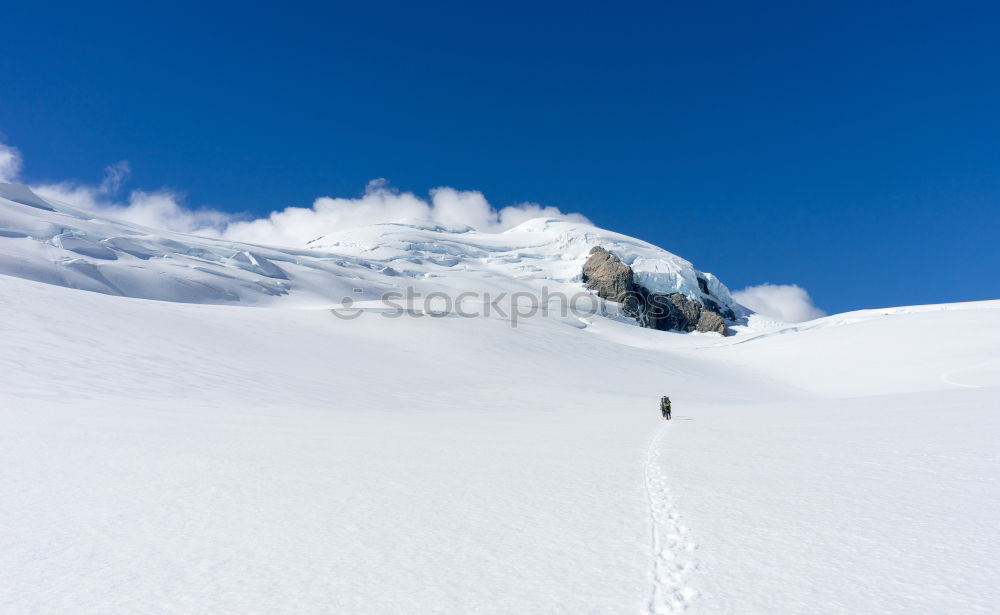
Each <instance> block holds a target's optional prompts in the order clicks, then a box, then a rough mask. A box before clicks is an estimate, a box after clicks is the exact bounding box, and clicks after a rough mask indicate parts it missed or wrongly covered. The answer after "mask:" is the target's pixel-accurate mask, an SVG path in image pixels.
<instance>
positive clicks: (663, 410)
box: [660, 395, 670, 421]
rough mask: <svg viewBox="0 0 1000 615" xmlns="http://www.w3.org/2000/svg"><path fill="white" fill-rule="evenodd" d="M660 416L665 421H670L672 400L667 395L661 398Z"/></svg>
mask: <svg viewBox="0 0 1000 615" xmlns="http://www.w3.org/2000/svg"><path fill="white" fill-rule="evenodd" d="M660 414H662V415H663V418H664V419H665V420H668V421H669V420H670V398H669V397H667V396H666V395H664V396H663V397H661V398H660Z"/></svg>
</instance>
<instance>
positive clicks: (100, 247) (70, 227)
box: [0, 184, 744, 314]
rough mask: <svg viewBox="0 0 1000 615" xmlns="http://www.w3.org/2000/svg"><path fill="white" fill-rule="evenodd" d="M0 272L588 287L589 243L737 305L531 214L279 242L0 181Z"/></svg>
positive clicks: (157, 287)
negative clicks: (195, 232) (170, 226)
mask: <svg viewBox="0 0 1000 615" xmlns="http://www.w3.org/2000/svg"><path fill="white" fill-rule="evenodd" d="M0 240H2V246H3V247H2V249H0V273H2V274H7V275H12V276H17V277H23V278H27V279H32V280H36V281H40V282H46V283H50V284H57V285H59V286H67V287H70V288H80V289H84V290H91V291H97V292H102V293H106V294H112V295H122V296H127V297H136V298H143V299H159V300H165V301H179V302H185V303H214V304H223V303H240V304H245V305H282V306H319V305H324V304H330V303H331V302H334V303H335V304H337V305H339V302H340V301H341V300H342V299H343V298H345V297H351V299H352V301H353V300H355V299H359V300H368V301H371V300H374V299H376V298H378V297H380V296H381V295H382V294H383V293H386V292H390V291H394V290H396V291H398V290H400V289H403V288H407V287H413V288H414V289H415V290H416V291H418V292H420V293H422V294H425V295H426V294H428V293H432V292H446V293H454V294H459V293H461V292H470V291H473V292H475V291H478V292H488V291H492V292H493V293H494V294H496V293H498V292H508V293H513V292H518V291H527V292H538V293H540V292H541V289H542V287H546V288H548V289H549V290H550V291H551V292H553V293H554V292H562V293H565V294H573V293H579V292H582V291H583V290H584V287H583V285H582V283H581V281H580V277H581V267H582V265H583V263H584V262H585V261H586V259H587V255H588V253H589V251H590V250H591V248H593V247H594V246H602V247H604V248H606V249H608V250H611V251H613V252H614V253H615V254H617V255H618V256H619V257H621V258H622V260H623V261H624V262H625V263H626V264H628V265H630V266H631V267H632V269H633V270H634V271H635V276H636V281H637V282H640V283H642V284H643V285H644V286H645V287H646V288H648V289H649V290H651V291H656V292H664V293H667V292H678V293H682V294H684V295H686V296H689V297H690V298H692V299H695V300H697V299H700V298H701V297H703V296H706V293H705V292H704V291H703V289H702V288H700V287H699V283H698V278H701V279H702V280H704V281H706V282H707V286H708V288H707V290H708V292H709V293H710V294H711V295H712V296H713V297H714V298H716V299H717V300H719V301H721V302H722V303H723V304H724V305H726V306H727V307H730V308H731V309H734V310H736V311H738V312H739V313H740V314H743V313H744V310H743V309H742V308H740V306H738V305H737V304H736V303H735V302H734V301H733V299H732V297H731V296H730V294H729V290H728V289H727V288H726V287H725V286H724V285H723V284H722V283H721V282H720V281H719V280H718V279H717V278H716V277H715V276H713V275H712V274H710V273H702V272H699V271H697V270H696V269H695V268H694V266H693V265H692V264H691V263H689V262H688V261H686V260H684V259H682V258H680V257H678V256H676V255H674V254H671V253H670V252H667V251H666V250H663V249H661V248H658V247H656V246H653V245H651V244H649V243H646V242H644V241H640V240H638V239H634V238H631V237H627V236H625V235H621V234H618V233H613V232H611V231H606V230H603V229H599V228H596V227H594V226H591V225H588V224H583V223H577V222H566V221H561V220H551V219H535V220H529V221H527V222H525V223H523V224H521V225H519V226H517V227H515V228H512V229H510V230H507V231H505V232H503V233H482V232H477V231H475V230H473V229H471V228H468V227H463V228H446V227H443V226H440V225H435V224H429V223H427V222H424V221H420V220H414V221H408V222H400V223H394V224H378V225H372V226H367V227H361V228H352V229H349V230H345V231H341V232H338V233H333V234H330V235H326V236H323V237H320V238H318V239H316V240H314V241H312V242H310V243H309V244H308V246H302V248H301V249H280V248H272V247H266V246H259V245H248V244H242V243H235V242H232V241H226V240H223V239H212V238H205V237H193V236H190V235H181V234H177V233H168V232H162V231H157V230H154V229H147V228H141V227H137V226H135V225H131V224H127V223H123V222H121V221H117V220H111V219H107V218H103V217H100V216H96V215H94V214H92V213H90V212H85V211H81V210H79V209H76V208H74V207H72V206H70V205H67V204H63V203H58V202H54V201H49V200H46V199H43V198H42V197H39V196H38V195H36V194H34V193H33V192H31V190H30V189H28V188H27V187H25V186H20V185H15V184H0Z"/></svg>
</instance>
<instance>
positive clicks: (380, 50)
mask: <svg viewBox="0 0 1000 615" xmlns="http://www.w3.org/2000/svg"><path fill="white" fill-rule="evenodd" d="M133 4H134V3H133ZM479 4H480V3H472V2H456V3H454V4H447V5H446V4H434V5H430V4H427V3H416V2H414V3H401V4H395V3H386V2H345V3H322V4H321V3H317V4H315V5H309V4H299V3H295V2H282V3H275V4H273V5H272V6H270V7H260V6H255V5H254V4H253V3H241V4H233V5H225V4H215V5H213V6H207V5H204V4H200V3H199V4H184V3H180V2H171V3H165V4H163V5H154V4H152V3H150V4H143V5H142V8H136V6H126V5H124V4H122V5H120V6H116V5H111V4H107V5H99V4H94V3H67V4H66V5H65V6H60V3H58V2H55V3H48V4H44V5H43V4H41V3H28V2H22V3H16V4H9V5H7V6H5V8H4V9H3V23H4V26H3V37H2V41H3V42H2V53H0V134H2V139H3V141H4V142H6V143H8V144H11V145H14V146H16V147H18V148H19V149H20V150H21V152H22V154H23V156H24V159H25V163H26V168H25V173H24V175H25V179H27V180H30V181H40V180H59V179H68V178H75V179H80V180H87V181H91V182H97V181H99V179H100V176H101V171H102V168H103V167H104V166H105V165H107V164H109V163H112V162H114V161H117V160H121V159H127V160H129V161H130V162H131V165H132V168H133V178H132V180H131V182H130V184H129V186H130V187H142V188H149V189H153V188H157V187H160V186H162V185H167V186H172V187H176V188H180V189H182V190H184V191H185V192H186V193H187V195H188V197H187V203H188V204H189V205H192V206H199V205H203V206H212V207H217V208H221V209H225V210H230V211H249V212H253V213H266V212H267V211H270V210H272V209H276V208H282V207H285V206H288V205H303V206H307V205H309V204H310V203H311V202H312V200H313V199H314V198H316V197H317V196H322V195H331V196H356V195H358V194H359V193H360V192H361V191H362V190H363V187H364V185H365V183H366V182H367V181H368V180H370V179H372V178H376V177H385V178H387V179H389V180H390V181H391V182H392V183H393V184H394V185H395V186H397V187H399V188H400V189H403V190H412V191H415V192H418V193H425V192H426V191H427V190H428V189H429V188H432V187H434V186H438V185H449V186H454V187H456V188H461V189H477V190H481V191H483V192H484V193H485V194H486V196H487V198H488V199H489V200H490V202H491V203H493V204H494V205H495V206H503V205H507V204H511V203H514V202H518V201H536V202H539V203H542V204H545V205H555V206H558V207H560V208H561V209H563V210H564V211H578V212H581V213H583V214H585V215H587V216H588V217H590V218H591V219H592V220H593V221H594V222H596V223H597V224H599V225H600V226H604V227H607V228H611V229H614V230H617V231H620V232H624V233H627V234H630V235H635V236H638V237H641V238H643V239H646V240H648V241H651V242H653V243H656V244H658V245H661V246H663V247H665V248H667V249H669V250H671V251H673V252H676V253H678V254H680V255H682V256H684V257H686V258H688V259H690V260H692V261H693V262H694V263H695V264H696V266H698V267H699V268H701V269H705V270H708V271H713V272H714V273H716V274H717V275H719V276H720V277H721V278H722V280H723V281H724V282H726V283H727V284H728V285H729V286H730V287H731V288H740V287H743V286H745V285H748V284H755V283H760V282H773V283H790V282H794V283H798V284H800V285H802V286H803V287H805V288H806V289H808V290H809V291H810V292H811V293H812V295H813V297H814V299H815V300H816V302H817V304H818V305H819V306H820V307H822V308H824V309H826V310H827V311H831V312H836V311H843V310H848V309H854V308H861V307H877V306H888V305H902V304H913V303H936V302H944V301H959V300H972V299H985V298H1000V273H998V271H1000V249H998V243H1000V214H998V211H1000V8H997V7H998V5H997V4H995V3H990V2H980V3H961V2H940V3H934V4H924V3H919V2H912V3H911V2H906V3H904V2H900V3H871V2H865V3H858V4H850V3H846V2H835V3H834V2H828V3H803V2H794V3H787V4H779V3H747V2H734V3H701V2H685V3H679V2H657V3H650V4H625V3H600V4H595V5H590V6H587V5H583V4H580V3H575V4H563V5H559V4H547V5H542V4H541V3H534V2H533V3H524V4H520V3H513V2H503V3H499V2H497V3H489V4H488V5H485V3H484V5H483V6H480V5H479Z"/></svg>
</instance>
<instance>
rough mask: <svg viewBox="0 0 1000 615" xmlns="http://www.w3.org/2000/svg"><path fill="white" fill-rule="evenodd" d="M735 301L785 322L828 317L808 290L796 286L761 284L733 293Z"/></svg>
mask: <svg viewBox="0 0 1000 615" xmlns="http://www.w3.org/2000/svg"><path fill="white" fill-rule="evenodd" d="M733 299H735V300H736V301H737V302H738V303H740V304H742V305H745V306H746V307H748V308H750V309H751V310H753V311H754V312H757V313H759V314H763V315H764V316H770V317H771V318H776V319H778V320H782V321H784V322H803V321H806V320H812V319H814V318H820V317H821V316H826V312H824V311H823V310H821V309H819V308H818V307H816V305H815V304H814V303H813V301H812V297H810V296H809V293H808V292H806V289H804V288H801V287H800V286H797V285H795V284H760V285H759V286H748V287H746V288H744V289H743V290H737V291H734V292H733Z"/></svg>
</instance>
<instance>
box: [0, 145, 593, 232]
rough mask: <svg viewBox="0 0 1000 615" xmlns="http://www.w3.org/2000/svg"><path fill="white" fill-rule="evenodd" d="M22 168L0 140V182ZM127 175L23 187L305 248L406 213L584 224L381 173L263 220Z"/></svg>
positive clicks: (125, 167) (112, 170) (180, 228)
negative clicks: (406, 186)
mask: <svg viewBox="0 0 1000 615" xmlns="http://www.w3.org/2000/svg"><path fill="white" fill-rule="evenodd" d="M21 166H22V165H21V155H20V152H18V150H17V148H14V147H11V146H8V145H4V144H2V143H0V181H3V182H15V181H17V180H18V177H19V176H20V172H21ZM130 174H131V168H130V167H129V163H128V161H125V160H123V161H120V162H116V163H115V164H113V165H110V166H108V167H107V168H105V170H104V178H103V180H102V181H101V182H100V183H99V184H86V183H80V182H72V181H61V182H55V183H47V184H32V185H30V187H31V189H32V190H34V191H35V192H36V193H38V194H39V195H41V196H43V197H45V198H49V199H54V200H57V201H62V202H64V203H68V204H70V205H72V206H74V207H78V208H80V209H84V210H87V211H92V212H95V213H99V214H102V215H105V216H108V217H113V218H118V219H121V220H126V221H129V222H132V223H135V224H140V225H143V226H146V227H150V228H156V229H166V230H170V231H176V232H180V233H189V234H194V235H207V236H211V237H221V238H224V239H232V240H234V241H242V242H247V243H260V244H268V245H278V246H292V247H297V246H304V245H305V244H306V243H307V242H309V241H311V240H313V239H316V238H317V237H320V236H322V235H326V234H328V233H332V232H334V231H339V230H344V229H348V228H353V227H357V226H365V225H369V224H379V223H384V222H396V221H399V220H407V219H409V220H412V219H419V220H424V221H430V222H433V223H437V224H442V225H446V226H468V227H472V228H474V229H476V230H479V231H483V232H489V233H497V232H502V231H505V230H507V229H509V228H512V227H514V226H517V225H518V224H520V223H522V222H524V221H526V220H530V219H531V218H538V217H547V218H562V219H566V220H573V221H577V222H589V221H588V220H587V218H586V217H584V216H583V215H581V214H575V213H569V214H566V213H563V212H561V211H560V210H559V209H557V208H555V207H544V206H542V205H538V204H537V203H519V204H516V205H510V206H508V207H503V208H500V209H496V208H494V207H493V206H492V205H490V203H489V202H488V201H487V200H486V197H485V196H483V193H481V192H478V191H476V190H456V189H454V188H449V187H439V188H434V189H433V190H431V191H430V194H429V196H428V198H422V197H420V196H417V195H415V194H414V193H412V192H400V191H398V190H396V189H394V188H392V187H391V186H390V185H389V183H388V182H387V181H386V180H384V179H378V180H374V181H371V182H369V183H368V186H367V187H366V188H365V191H364V193H363V194H362V195H361V196H360V197H357V198H343V197H336V198H335V197H328V196H324V197H320V198H318V199H316V200H315V201H313V203H312V206H310V207H288V208H285V209H283V210H281V211H274V212H271V213H270V214H269V215H267V216H265V217H262V218H257V219H247V216H241V215H235V214H230V213H226V212H221V211H218V210H213V209H207V208H190V207H187V206H185V205H184V195H183V194H182V193H180V192H178V191H176V190H171V189H167V188H161V189H159V190H155V191H152V192H147V191H144V190H132V191H130V192H129V193H128V195H127V196H125V197H122V196H120V195H119V193H120V192H121V189H122V186H123V185H124V184H125V183H126V182H127V181H128V178H129V175H130Z"/></svg>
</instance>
